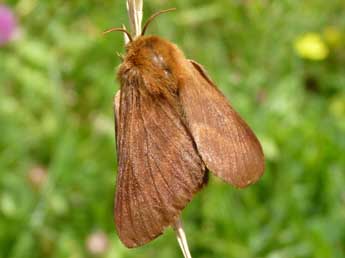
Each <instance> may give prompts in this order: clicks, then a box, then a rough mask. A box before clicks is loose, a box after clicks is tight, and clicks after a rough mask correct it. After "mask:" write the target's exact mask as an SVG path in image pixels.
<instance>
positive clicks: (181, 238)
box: [173, 218, 192, 258]
mask: <svg viewBox="0 0 345 258" xmlns="http://www.w3.org/2000/svg"><path fill="white" fill-rule="evenodd" d="M173 228H174V230H175V232H176V237H177V241H178V243H179V245H180V248H181V250H182V253H183V256H184V257H185V258H192V256H191V254H190V251H189V247H188V242H187V237H186V234H185V232H184V229H183V226H182V219H181V218H179V219H178V220H177V221H176V223H175V225H174V226H173Z"/></svg>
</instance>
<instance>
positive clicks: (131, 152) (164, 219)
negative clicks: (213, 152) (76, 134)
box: [115, 78, 206, 248]
mask: <svg viewBox="0 0 345 258" xmlns="http://www.w3.org/2000/svg"><path fill="white" fill-rule="evenodd" d="M131 81H132V83H134V84H135V85H130V84H126V82H125V83H124V84H125V85H122V89H121V101H120V105H119V109H118V111H117V113H118V115H116V119H117V120H118V123H117V124H118V125H117V146H118V177H117V188H116V197H115V224H116V228H117V231H118V234H119V236H120V239H121V240H122V242H123V243H124V244H125V245H126V246H127V247H130V248H131V247H137V246H141V245H144V244H145V243H147V242H149V241H151V240H153V239H154V238H156V237H157V236H159V235H160V234H161V233H162V232H163V230H164V229H165V228H166V227H168V226H170V225H172V224H174V223H175V221H176V220H177V219H178V217H179V215H180V212H181V210H182V209H183V208H184V207H185V206H186V205H187V203H188V202H189V201H190V200H191V199H192V197H193V195H194V194H195V193H196V192H197V191H198V190H200V189H201V187H202V185H203V182H204V177H205V173H206V172H205V167H204V164H203V162H202V160H201V158H200V156H199V155H198V153H197V151H196V148H195V146H194V143H193V140H192V138H191V136H190V135H189V134H188V132H187V129H186V128H185V126H184V125H183V123H182V122H181V119H180V118H179V115H178V114H177V112H176V111H175V110H174V109H173V108H172V107H171V106H169V104H168V102H167V101H166V100H165V99H163V98H161V97H159V96H157V97H152V96H151V95H149V94H146V93H145V92H143V90H142V87H140V86H139V85H140V84H142V83H143V81H142V80H140V79H138V78H137V79H136V80H131ZM137 84H138V85H137ZM139 88H141V89H140V90H139ZM115 106H116V105H115ZM115 109H116V108H115Z"/></svg>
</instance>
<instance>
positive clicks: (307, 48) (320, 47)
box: [294, 33, 329, 61]
mask: <svg viewBox="0 0 345 258" xmlns="http://www.w3.org/2000/svg"><path fill="white" fill-rule="evenodd" d="M294 47H295V50H296V52H297V54H298V55H299V56H300V57H302V58H305V59H310V60H314V61H320V60H324V59H325V58H327V56H328V54H329V49H328V47H327V45H326V44H325V42H323V40H322V39H321V36H320V35H319V34H317V33H306V34H304V35H302V36H301V37H299V38H298V39H297V40H296V41H295V44H294Z"/></svg>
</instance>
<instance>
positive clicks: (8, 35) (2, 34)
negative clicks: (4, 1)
mask: <svg viewBox="0 0 345 258" xmlns="http://www.w3.org/2000/svg"><path fill="white" fill-rule="evenodd" d="M16 32H17V21H16V17H15V16H14V14H13V12H12V10H11V9H9V8H8V7H6V6H5V5H0V46H1V45H5V44H6V43H8V42H10V41H11V40H12V39H13V38H14V36H15V33H16Z"/></svg>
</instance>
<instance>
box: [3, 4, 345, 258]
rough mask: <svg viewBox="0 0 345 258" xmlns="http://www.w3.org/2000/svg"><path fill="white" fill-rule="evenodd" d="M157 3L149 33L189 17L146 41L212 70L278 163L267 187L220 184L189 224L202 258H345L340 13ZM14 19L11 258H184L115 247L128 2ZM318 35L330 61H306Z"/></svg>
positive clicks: (6, 205)
mask: <svg viewBox="0 0 345 258" xmlns="http://www.w3.org/2000/svg"><path fill="white" fill-rule="evenodd" d="M144 2H145V17H147V16H148V15H149V14H151V13H153V12H154V11H157V10H160V9H166V8H169V7H177V8H178V10H177V11H176V12H175V13H170V14H166V15H164V16H162V17H160V18H159V22H157V21H156V22H154V23H153V24H152V25H151V27H150V29H149V33H155V34H158V35H161V36H162V37H165V38H167V39H169V40H171V41H173V42H176V43H177V44H178V45H179V46H180V47H181V48H182V49H183V50H184V52H185V53H186V55H187V56H188V57H189V58H192V59H195V60H197V61H198V62H200V63H202V64H204V65H205V67H206V68H207V70H208V71H209V73H210V74H211V75H212V77H213V78H214V80H215V81H216V83H217V84H218V85H219V87H220V88H221V89H222V91H223V92H224V93H225V94H226V95H227V96H228V97H229V99H230V100H231V102H232V103H233V105H234V106H235V107H236V109H237V110H238V111H239V112H240V113H241V114H242V115H243V117H244V118H245V119H246V120H247V121H248V123H249V124H250V125H251V126H252V127H253V129H254V131H255V132H256V133H257V134H258V136H259V138H260V139H261V141H262V144H263V147H264V149H265V153H266V157H267V169H266V174H265V176H264V177H263V178H262V180H261V181H260V182H259V183H258V184H256V185H254V186H252V187H250V188H248V189H245V190H236V189H234V188H232V187H230V186H228V185H225V184H224V183H222V182H220V181H218V180H217V179H216V178H214V177H212V178H211V180H210V184H209V185H208V187H207V188H205V189H204V190H203V191H202V192H201V193H200V194H198V196H197V197H196V198H195V199H194V200H193V202H192V203H191V204H190V205H189V206H188V207H187V209H186V210H185V211H184V213H183V217H184V220H185V227H186V231H187V234H188V238H189V241H190V245H191V249H192V250H191V251H192V254H193V256H194V257H198V258H206V257H207V258H211V257H214V258H216V257H234V258H235V257H236V258H238V257H241V258H257V257H268V258H291V257H294V258H307V257H315V258H326V257H332V258H344V257H345V187H344V186H345V155H344V151H345V9H344V8H345V7H344V2H343V0H332V1H323V0H310V1H299V0H280V1H273V0H231V1H227V0H216V1H210V0H205V1H200V0H198V1H196V0H193V1H185V0H174V1H158V0H152V1H144ZM8 4H9V5H10V6H11V7H12V8H14V10H15V12H16V14H17V16H18V18H19V23H20V26H21V35H20V36H19V38H18V39H17V40H16V41H14V42H12V43H10V44H8V45H7V46H4V47H2V48H0V257H1V258H4V257H9V258H30V257H32V258H36V257H37V258H40V257H53V258H60V257H61V258H62V257H73V258H79V257H80V258H81V257H91V256H92V254H91V253H90V251H88V249H90V247H89V248H88V244H87V239H88V237H89V236H90V234H93V233H94V232H99V231H100V232H105V234H106V236H107V238H108V241H109V246H108V248H106V251H105V252H103V253H102V254H100V255H98V257H105V258H108V257H109V258H110V257H111V258H126V257H128V258H129V257H138V258H140V257H164V258H172V257H182V254H181V253H180V250H179V248H178V245H177V243H176V240H175V237H174V233H173V232H172V231H171V230H167V232H166V234H164V235H163V236H162V237H160V238H158V239H157V240H155V241H154V242H152V243H150V244H149V245H147V246H145V247H142V248H139V249H134V250H127V249H125V248H124V247H123V246H122V244H121V243H120V242H119V240H118V237H117V235H116V233H115V231H114V226H113V218H112V216H113V214H112V213H113V211H112V210H113V195H114V186H115V175H116V173H115V171H116V158H115V144H114V132H113V131H114V130H113V111H112V98H113V95H114V94H115V92H116V91H117V89H118V88H119V85H118V83H117V82H116V81H115V67H116V66H117V65H118V64H119V59H118V58H117V57H116V55H115V53H116V51H119V52H121V51H122V52H123V51H124V49H123V36H122V35H121V34H120V33H118V34H116V33H115V34H111V35H109V36H107V37H103V36H102V35H101V31H102V30H104V29H106V28H109V27H112V26H119V25H121V24H122V23H127V17H126V11H125V1H124V0H121V1H119V0H116V1H79V0H78V1H59V0H46V1H36V0H20V1H19V0H11V1H8ZM330 28H331V30H330ZM325 31H328V32H330V31H331V32H332V31H333V32H334V33H333V34H332V33H325ZM306 33H316V34H317V35H319V37H320V38H321V40H322V41H323V42H324V44H325V47H327V49H328V52H327V53H328V55H327V56H326V57H325V58H323V59H322V60H317V61H316V60H314V61H313V60H308V59H303V57H307V56H308V55H304V54H303V53H302V54H301V53H299V52H298V51H296V50H295V48H294V45H295V43H296V41H297V40H298V39H299V38H300V37H303V35H305V34H306ZM332 35H333V37H332ZM334 35H338V37H335V36H334ZM307 44H309V43H308V42H307ZM310 44H313V42H311V43H310ZM307 47H308V45H307Z"/></svg>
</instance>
